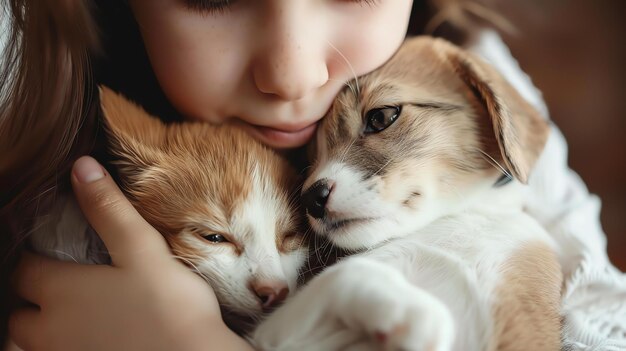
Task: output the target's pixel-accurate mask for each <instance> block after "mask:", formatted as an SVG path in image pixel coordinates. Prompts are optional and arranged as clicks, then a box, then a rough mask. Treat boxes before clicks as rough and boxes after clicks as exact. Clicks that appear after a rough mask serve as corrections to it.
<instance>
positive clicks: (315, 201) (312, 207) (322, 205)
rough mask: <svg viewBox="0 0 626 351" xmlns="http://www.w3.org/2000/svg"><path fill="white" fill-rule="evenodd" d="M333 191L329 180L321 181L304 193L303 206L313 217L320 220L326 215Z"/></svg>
mask: <svg viewBox="0 0 626 351" xmlns="http://www.w3.org/2000/svg"><path fill="white" fill-rule="evenodd" d="M331 191H332V187H331V186H330V185H329V184H328V180H327V179H320V180H318V181H317V182H315V183H314V184H313V185H311V186H310V187H309V188H308V189H307V190H305V191H304V192H303V193H302V204H303V205H304V208H305V209H306V212H307V213H308V214H309V215H310V216H311V217H313V218H317V219H320V218H323V217H324V216H325V215H326V203H327V202H328V198H329V197H330V192H331Z"/></svg>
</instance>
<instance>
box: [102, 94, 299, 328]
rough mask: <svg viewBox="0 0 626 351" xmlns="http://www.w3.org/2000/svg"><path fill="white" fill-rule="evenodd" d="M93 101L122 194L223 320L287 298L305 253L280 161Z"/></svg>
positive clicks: (210, 134)
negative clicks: (211, 296)
mask: <svg viewBox="0 0 626 351" xmlns="http://www.w3.org/2000/svg"><path fill="white" fill-rule="evenodd" d="M100 99H101V105H102V110H103V114H104V120H105V123H106V127H107V131H108V134H109V139H110V151H111V152H112V154H113V155H114V156H115V157H116V158H117V161H116V166H117V168H118V171H119V174H120V178H121V181H122V187H123V189H124V191H125V193H126V194H127V196H128V197H129V199H130V200H131V202H132V203H133V205H134V206H135V207H136V208H137V210H138V211H139V213H141V215H142V216H143V217H144V218H145V219H146V220H147V221H148V222H149V223H150V224H151V225H153V226H154V227H155V228H156V229H157V230H159V232H161V233H162V234H163V235H164V236H165V238H166V239H167V241H168V243H169V244H170V246H171V249H172V252H173V254H174V255H176V257H178V258H179V259H180V260H182V261H183V262H184V263H186V264H187V265H188V266H189V267H190V268H192V269H193V270H194V271H196V272H197V273H198V274H200V275H202V276H203V277H204V278H205V279H206V280H208V282H209V283H210V284H211V286H212V287H213V289H214V290H215V293H216V294H217V298H218V300H219V302H220V304H221V306H222V307H223V308H224V309H225V310H226V311H227V312H233V313H235V314H236V315H243V316H252V317H255V316H257V315H259V314H260V313H261V312H262V311H263V310H264V309H268V308H270V307H273V306H274V305H275V304H277V303H278V302H279V301H280V300H282V299H283V298H285V297H286V295H287V294H288V292H289V291H295V287H296V281H297V277H298V268H299V267H300V266H301V265H302V264H303V261H304V259H305V257H306V248H305V247H303V245H302V244H303V240H302V236H301V231H300V226H299V225H298V222H297V220H298V219H297V217H298V214H297V212H296V208H295V207H294V201H292V200H293V196H290V195H293V194H294V193H295V191H296V189H295V188H296V179H297V176H296V174H295V172H294V171H293V170H292V168H291V167H290V166H289V165H288V164H287V162H286V161H285V160H283V159H282V158H280V157H279V156H278V155H276V154H275V153H274V152H273V151H272V150H269V149H268V148H266V147H265V146H263V145H261V144H260V143H258V142H256V141H254V140H253V139H252V138H250V137H249V136H247V135H246V134H245V132H243V131H241V130H238V129H235V128H233V127H226V126H224V127H214V126H210V125H207V124H200V123H182V124H172V125H165V124H163V123H162V122H161V121H160V120H158V119H156V118H154V117H151V116H149V115H148V114H147V113H146V112H145V111H144V110H143V109H141V108H140V107H138V106H136V105H134V104H133V103H131V102H129V101H127V100H126V99H124V98H123V97H122V96H120V95H117V94H116V93H114V92H112V91H111V90H109V89H107V88H101V91H100ZM164 279H167V277H164ZM225 317H228V315H225Z"/></svg>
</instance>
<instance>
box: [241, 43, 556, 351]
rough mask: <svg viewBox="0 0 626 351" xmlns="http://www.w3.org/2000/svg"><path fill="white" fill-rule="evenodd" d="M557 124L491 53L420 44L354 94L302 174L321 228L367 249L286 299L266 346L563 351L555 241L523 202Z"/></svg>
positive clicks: (259, 336)
mask: <svg viewBox="0 0 626 351" xmlns="http://www.w3.org/2000/svg"><path fill="white" fill-rule="evenodd" d="M548 129H549V128H548V125H547V124H546V123H545V122H544V120H543V119H542V118H541V117H540V116H539V115H538V113H537V112H536V111H535V110H534V109H533V108H532V107H531V106H530V105H529V104H528V103H527V102H526V101H524V100H523V98H521V97H520V96H519V94H518V93H517V92H516V91H515V90H514V89H513V88H512V87H511V86H510V85H509V84H508V83H507V82H506V81H505V80H504V79H503V78H502V77H501V76H500V75H499V74H498V73H496V71H495V70H494V69H493V68H491V67H490V66H488V65H487V64H485V63H484V62H482V61H480V60H479V59H478V58H475V57H474V56H471V55H470V54H468V53H466V52H464V51H462V50H461V49H459V48H457V47H455V46H453V45H451V44H449V43H448V42H445V41H443V40H438V39H432V38H426V37H423V38H415V39H411V40H408V41H407V42H406V43H405V44H404V45H403V46H402V47H401V49H400V50H399V52H398V53H397V54H396V55H395V56H394V57H393V58H392V59H391V60H390V61H389V62H388V63H386V64H385V65H384V66H382V67H381V68H379V69H378V70H377V71H375V72H373V73H371V74H369V75H367V76H364V77H362V78H359V79H358V80H357V81H355V82H353V83H352V84H350V86H349V88H346V89H344V91H342V92H341V93H340V95H339V96H338V98H337V100H336V101H335V103H334V105H333V108H332V110H331V111H330V112H329V114H328V116H327V117H326V118H325V119H324V120H323V122H322V123H321V125H320V126H319V129H318V134H317V139H316V145H315V148H314V150H315V154H316V157H315V162H314V164H313V166H312V171H311V173H310V176H309V177H308V179H307V180H306V182H305V184H304V186H303V199H304V204H305V206H306V208H307V213H308V218H309V220H310V222H311V225H312V227H313V228H314V229H315V231H316V232H317V233H318V234H320V235H323V236H326V237H327V238H328V239H329V240H330V241H332V242H333V243H334V244H335V245H337V246H339V247H342V248H345V249H349V250H352V251H355V252H356V254H355V255H352V256H349V257H347V258H345V259H344V260H342V261H340V262H339V263H338V264H336V265H335V266H333V267H331V268H329V269H327V270H326V271H324V272H322V273H321V274H320V275H319V276H317V277H315V278H314V279H313V280H311V281H310V282H309V284H307V285H306V286H305V287H304V288H302V289H301V290H300V291H299V292H298V294H296V296H294V297H293V298H291V299H290V300H288V301H287V302H286V304H284V305H283V306H281V307H280V308H279V309H278V310H277V311H275V312H274V313H273V314H272V315H271V316H270V317H269V318H268V319H267V320H266V321H265V322H264V323H263V324H261V325H260V327H259V328H258V329H257V330H256V332H255V334H254V340H255V343H256V345H257V346H258V347H259V348H261V349H264V350H296V349H297V350H300V351H305V350H327V351H331V350H434V351H444V350H467V351H473V350H559V349H560V318H559V305H560V289H561V280H562V278H561V273H560V268H559V264H558V261H557V255H556V248H555V244H554V243H553V242H552V240H551V238H550V237H549V236H548V234H547V233H546V232H545V230H544V229H543V228H542V227H540V225H539V224H538V223H536V221H535V220H533V219H532V218H531V217H530V216H528V215H527V214H525V213H524V211H523V207H522V201H521V200H522V197H523V196H522V195H523V193H524V191H525V186H524V184H523V183H526V181H527V179H528V177H529V175H530V173H531V169H532V167H533V165H534V163H535V161H536V160H537V158H538V156H539V154H540V153H541V151H542V149H543V146H544V143H545V141H546V138H547V135H548ZM502 174H505V175H506V177H512V178H515V179H514V180H513V181H512V182H510V183H508V184H504V182H502V178H501V176H502ZM499 180H500V181H499ZM303 316H304V317H303Z"/></svg>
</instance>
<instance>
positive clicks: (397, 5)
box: [329, 0, 412, 79]
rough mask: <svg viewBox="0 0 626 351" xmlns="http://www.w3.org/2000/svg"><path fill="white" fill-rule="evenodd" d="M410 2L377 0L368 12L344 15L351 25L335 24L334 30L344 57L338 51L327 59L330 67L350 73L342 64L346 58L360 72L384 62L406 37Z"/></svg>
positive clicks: (405, 0)
mask: <svg viewBox="0 0 626 351" xmlns="http://www.w3.org/2000/svg"><path fill="white" fill-rule="evenodd" d="M411 5H412V1H410V0H394V1H387V2H380V3H379V4H378V5H376V6H375V7H374V8H373V9H371V10H370V12H369V13H365V14H362V15H361V16H358V17H357V18H356V19H354V18H352V19H346V20H345V21H346V23H350V25H349V26H346V27H343V26H342V27H338V28H337V30H336V31H335V33H334V35H335V38H334V43H335V46H336V47H337V49H338V51H340V52H341V54H342V55H343V57H342V56H341V55H339V56H338V57H335V58H334V59H333V60H330V61H329V66H330V67H329V70H335V71H339V70H342V71H348V72H344V74H346V73H350V74H352V72H349V71H350V70H349V69H348V70H347V69H346V68H345V66H346V62H345V61H346V60H347V61H349V63H350V64H351V65H352V69H353V70H354V73H355V74H356V75H357V76H360V75H363V74H366V73H369V72H371V71H373V70H374V69H376V68H378V67H379V66H381V65H382V64H383V63H385V62H386V61H387V60H388V59H389V58H391V56H392V55H393V54H394V53H395V52H396V50H397V49H398V48H399V47H400V45H401V44H402V41H403V40H404V38H405V35H406V31H407V27H408V23H409V16H410V12H411ZM348 21H349V22H348ZM337 78H339V77H337ZM342 78H347V79H350V78H353V77H352V76H348V77H342Z"/></svg>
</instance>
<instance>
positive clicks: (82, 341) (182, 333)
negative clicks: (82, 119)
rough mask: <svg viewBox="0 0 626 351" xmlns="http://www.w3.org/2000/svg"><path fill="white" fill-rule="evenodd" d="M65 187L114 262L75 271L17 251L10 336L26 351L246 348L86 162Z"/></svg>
mask: <svg viewBox="0 0 626 351" xmlns="http://www.w3.org/2000/svg"><path fill="white" fill-rule="evenodd" d="M72 185H73V187H74V192H75V194H76V198H77V200H78V202H79V204H80V206H81V209H82V210H83V212H84V214H85V216H86V217H87V219H88V220H89V222H90V223H91V225H92V226H93V227H94V229H95V230H96V231H97V232H98V234H99V235H100V236H101V238H102V240H103V241H104V243H105V244H106V246H107V249H108V251H109V253H110V254H111V259H112V265H111V266H101V265H80V264H76V263H70V262H61V261H56V260H53V259H49V258H44V257H42V256H38V255H32V254H25V255H24V257H23V258H22V260H21V261H20V264H19V265H18V268H17V271H16V280H15V282H16V284H15V288H16V290H17V293H18V294H19V295H20V296H21V297H23V298H24V299H26V300H28V301H30V302H32V303H34V304H36V305H38V306H39V308H22V309H21V310H18V311H16V312H14V313H13V314H12V316H11V320H10V335H11V338H12V339H13V340H14V341H15V343H16V344H17V345H18V346H20V347H21V348H22V349H24V350H28V351H30V350H35V351H36V350H64V351H68V350H106V351H110V350H212V349H215V350H247V349H249V350H251V347H250V346H249V345H248V344H247V343H246V342H245V341H244V340H243V339H241V338H239V337H238V336H237V335H235V334H234V333H233V332H231V331H230V330H229V329H228V328H227V327H226V325H225V324H224V323H223V321H222V319H221V314H220V310H219V305H218V303H217V300H216V298H215V295H214V293H213V291H212V290H211V288H210V286H209V285H208V284H206V282H205V281H204V280H202V279H201V278H200V277H198V276H197V275H196V274H193V273H192V272H191V271H190V270H189V269H187V268H186V267H184V266H183V265H182V264H181V263H179V262H178V261H176V260H175V259H174V258H173V257H172V256H171V254H170V251H169V248H168V246H167V245H166V243H165V240H164V239H163V237H162V236H161V235H160V234H159V233H158V232H157V231H156V230H155V229H154V228H152V227H151V226H150V225H149V224H148V223H147V222H145V220H144V219H143V218H142V217H141V216H140V215H139V214H138V213H137V212H136V211H135V209H134V208H133V206H132V205H131V204H130V203H129V202H128V200H126V198H125V197H124V196H123V195H122V193H121V192H120V190H119V189H118V188H117V186H116V185H115V183H114V182H113V180H112V179H111V177H110V176H109V174H107V173H106V171H104V169H103V168H102V167H101V166H100V165H99V164H98V163H97V162H96V161H95V160H93V159H92V158H89V157H83V158H81V159H79V160H78V161H77V162H76V164H75V165H74V169H73V171H72Z"/></svg>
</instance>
